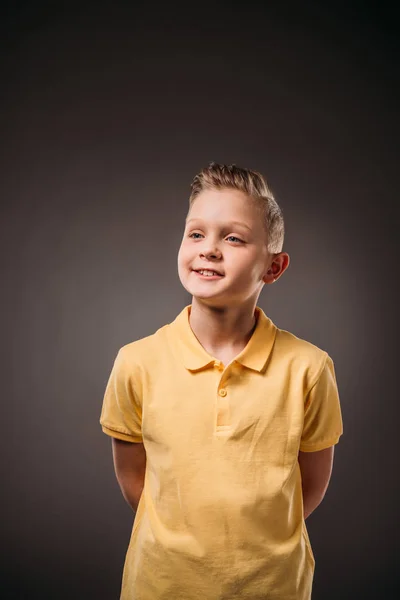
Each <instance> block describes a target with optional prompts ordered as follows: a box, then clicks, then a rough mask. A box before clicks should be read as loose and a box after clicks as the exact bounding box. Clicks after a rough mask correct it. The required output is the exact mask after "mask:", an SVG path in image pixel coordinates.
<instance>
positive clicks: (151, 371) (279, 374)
mask: <svg viewBox="0 0 400 600" xmlns="http://www.w3.org/2000/svg"><path fill="white" fill-rule="evenodd" d="M283 238H284V223H283V217H282V213H281V210H280V208H279V206H278V204H277V203H276V201H275V200H274V198H273V196H272V194H271V192H270V190H269V189H268V187H267V184H266V182H265V180H264V179H263V177H262V176H261V175H260V174H259V173H257V172H255V171H251V170H248V169H242V168H239V167H237V166H235V165H230V166H225V165H218V164H215V163H210V165H209V166H208V167H207V168H205V169H203V170H202V171H201V172H200V173H199V174H198V175H197V176H196V177H195V178H194V180H193V182H192V193H191V197H190V208H189V213H188V215H187V218H186V224H185V231H184V235H183V240H182V243H181V247H180V250H179V255H178V271H179V277H180V280H181V282H182V285H183V286H184V287H185V289H186V290H187V291H188V292H189V293H190V294H191V296H192V303H191V304H190V305H189V306H186V307H185V308H184V309H183V310H182V312H181V313H180V314H179V315H178V316H177V317H176V319H175V320H174V321H173V322H172V323H170V324H168V325H165V326H164V327H161V328H160V329H158V331H156V332H155V333H154V334H153V335H150V336H148V337H145V338H143V339H140V340H137V341H134V342H131V343H129V344H127V345H125V346H123V347H122V348H121V349H120V350H119V352H118V355H117V357H116V359H115V362H114V366H113V369H112V371H111V375H110V378H109V381H108V385H107V388H106V392H105V396H104V401H103V408H102V412H101V418H100V423H101V426H102V430H103V431H104V433H106V434H107V435H109V436H111V437H112V449H113V457H114V466H115V472H116V477H117V480H118V482H119V485H120V487H121V491H122V494H123V496H124V498H125V499H126V500H127V502H128V503H129V504H130V505H131V506H132V508H133V510H134V511H136V515H135V520H134V524H133V529H132V534H131V539H130V543H129V547H128V551H127V554H126V559H125V566H124V572H123V578H122V590H121V596H120V600H233V599H238V600H239V599H240V600H309V599H310V598H311V589H312V581H313V575H314V567H315V560H314V556H313V552H312V549H311V545H310V540H309V537H308V533H307V529H306V525H305V519H306V518H307V516H308V515H309V514H310V513H311V512H312V511H313V510H314V509H315V508H316V507H317V506H318V504H320V502H321V501H322V499H323V497H324V494H325V492H326V489H327V486H328V483H329V479H330V476H331V471H332V464H333V447H334V445H335V444H337V442H338V440H339V437H340V436H341V434H342V433H343V425H342V416H341V409H340V402H339V396H338V391H337V386H336V380H335V373H334V366H333V362H332V360H331V358H330V357H329V355H328V354H327V353H326V352H325V351H323V350H321V349H319V348H317V347H316V346H314V345H313V344H311V343H309V342H307V341H304V340H302V339H299V338H298V337H296V336H294V335H293V334H291V333H289V332H287V331H285V330H282V329H279V328H278V327H276V326H275V325H274V323H273V322H272V320H271V319H270V318H269V317H267V316H266V314H265V313H264V312H263V311H262V310H261V308H259V307H258V306H257V301H258V297H259V295H260V292H261V290H262V288H263V287H264V285H265V284H272V283H274V282H275V281H276V280H277V279H279V277H280V276H281V275H282V274H283V273H284V271H285V270H286V269H287V267H288V265H289V256H288V254H287V253H285V252H282V246H283Z"/></svg>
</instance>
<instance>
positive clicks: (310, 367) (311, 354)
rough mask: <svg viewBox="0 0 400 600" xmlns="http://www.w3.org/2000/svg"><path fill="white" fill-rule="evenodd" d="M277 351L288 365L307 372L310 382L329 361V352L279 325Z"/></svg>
mask: <svg viewBox="0 0 400 600" xmlns="http://www.w3.org/2000/svg"><path fill="white" fill-rule="evenodd" d="M275 352H277V354H278V355H279V356H280V357H281V358H284V360H285V362H286V364H287V365H288V367H290V368H292V369H293V370H301V371H304V372H306V373H307V375H308V379H309V381H310V382H312V380H315V381H316V380H317V379H318V377H319V375H320V374H321V372H322V370H323V369H324V366H325V364H326V362H327V361H331V358H330V357H329V355H328V353H327V352H326V351H325V350H323V349H322V348H319V347H318V346H316V345H315V344H312V343H311V342H309V341H307V340H305V339H303V338H300V337H298V336H296V335H295V334H293V333H291V332H290V331H286V330H285V329H280V328H278V327H277V330H276V338H275Z"/></svg>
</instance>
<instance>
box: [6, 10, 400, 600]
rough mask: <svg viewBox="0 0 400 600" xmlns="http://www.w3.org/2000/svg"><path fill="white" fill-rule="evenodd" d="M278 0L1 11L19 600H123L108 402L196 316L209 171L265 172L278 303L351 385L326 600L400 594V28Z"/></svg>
mask: <svg viewBox="0 0 400 600" xmlns="http://www.w3.org/2000/svg"><path fill="white" fill-rule="evenodd" d="M265 4H266V6H264V3H259V4H257V3H243V4H232V3H230V4H227V5H222V4H220V5H218V6H217V7H216V6H214V5H213V4H212V3H203V4H201V3H197V4H193V5H191V6H189V7H186V8H184V9H180V10H179V9H178V7H176V6H173V5H168V4H167V3H166V4H164V6H161V7H160V6H157V5H154V4H152V3H138V4H137V5H135V6H134V7H133V6H131V5H130V3H128V2H127V3H121V2H119V3H118V2H117V3H113V4H111V3H110V4H107V3H100V4H99V3H95V2H83V3H81V4H80V5H78V4H77V3H76V4H74V3H72V4H71V3H70V4H69V5H68V8H67V7H66V6H64V5H63V4H62V3H60V4H59V6H58V7H55V6H54V3H48V4H45V3H43V2H42V3H40V2H39V3H35V4H31V3H27V2H13V3H6V4H5V5H3V8H2V9H1V10H2V19H1V26H0V27H1V30H0V33H1V42H0V43H1V82H2V85H1V89H2V92H1V106H0V109H1V114H0V118H1V152H2V166H3V168H2V176H1V244H2V246H1V263H2V267H3V269H2V307H3V308H2V317H3V326H2V342H3V344H2V367H3V371H2V372H3V375H2V400H3V404H2V406H3V409H2V425H3V427H2V428H3V432H2V433H3V435H2V441H3V443H4V450H3V453H2V457H3V478H2V481H3V486H2V516H3V518H4V524H3V543H2V545H1V549H2V558H1V565H2V571H3V572H2V580H1V589H2V597H4V598H7V599H10V600H11V599H15V598H18V599H19V598H23V599H25V598H27V599H28V598H29V599H33V598H43V599H52V600H53V599H57V600H67V599H68V600H69V599H76V598H79V599H81V598H82V599H85V600H86V599H88V598H96V600H115V599H117V598H118V597H119V586H120V578H121V574H122V567H123V561H124V557H125V552H126V548H127V545H128V542H129V537H130V532H131V526H132V521H133V513H132V512H131V510H130V508H129V507H128V506H127V505H126V504H125V501H124V500H123V498H122V495H121V493H120V491H119V488H118V485H117V482H116V480H115V477H114V473H113V466H112V457H111V445H110V439H109V438H107V437H106V436H105V435H104V434H103V433H102V432H101V429H100V425H99V423H98V420H99V416H100V410H101V404H102V398H103V393H104V389H105V385H106V382H107V379H108V376H109V372H110V370H111V367H112V363H113V360H114V358H115V356H116V353H117V351H118V349H119V348H120V347H121V346H122V345H124V344H126V343H128V342H130V341H133V340H134V339H138V338H140V337H143V336H145V335H149V334H151V333H153V332H154V331H155V330H156V329H157V328H158V327H161V326H162V325H164V324H165V323H167V322H170V321H172V320H173V319H174V318H175V316H176V315H177V314H178V312H179V311H180V310H181V309H182V308H183V306H185V305H186V304H188V303H189V301H190V298H189V297H188V295H187V294H186V292H185V290H184V289H183V288H182V287H181V285H180V282H179V279H178V276H177V270H176V255H177V251H178V247H179V243H180V239H181V235H182V227H183V221H184V217H185V214H186V209H187V199H188V196H189V192H190V190H189V184H190V181H191V179H192V178H193V176H194V175H195V173H196V172H197V171H198V170H199V169H200V168H201V167H203V166H204V165H205V164H207V163H208V162H209V161H210V160H216V161H219V162H227V163H229V162H236V163H237V164H238V165H241V166H247V167H250V168H254V169H258V170H260V171H261V172H262V173H264V174H265V175H266V176H267V178H268V180H269V183H270V185H271V187H272V189H273V190H274V191H275V194H276V196H277V199H278V201H279V202H280V203H281V206H282V208H283V210H284V214H285V218H286V229H287V235H286V243H285V248H284V249H285V250H286V251H287V252H289V254H290V256H291V265H290V267H289V269H288V271H287V272H286V273H285V275H284V276H283V278H282V279H281V280H280V281H279V283H278V284H277V285H276V286H267V287H266V288H265V289H264V291H263V293H262V295H261V298H260V302H259V304H260V306H261V307H262V308H263V309H264V310H265V312H266V313H267V314H268V315H269V316H270V317H271V318H272V319H273V320H274V322H275V323H276V324H277V325H278V326H279V327H281V328H283V329H287V330H289V331H292V332H293V333H295V334H296V335H298V336H300V337H304V338H305V339H308V340H309V341H311V342H313V343H315V344H316V345H318V346H320V347H321V348H323V349H325V350H326V351H327V352H328V353H329V354H330V355H331V356H332V358H333V360H334V362H335V366H336V374H337V380H338V385H339V389H340V393H341V402H342V412H343V420H344V436H343V437H342V438H341V441H340V443H339V445H338V446H337V447H336V453H335V464H334V471H333V476H332V481H331V485H330V487H329V490H328V492H327V495H326V497H325V499H324V501H323V503H322V504H321V506H320V507H319V508H318V509H317V510H316V511H315V513H313V514H312V515H311V517H310V518H309V519H308V520H307V526H308V530H309V533H310V538H311V542H312V546H313V550H314V554H315V557H316V563H317V565H316V573H315V580H314V593H313V600H331V599H332V600H333V599H335V600H336V599H337V598H338V597H341V598H343V600H345V599H349V600H354V599H358V598H360V599H361V598H362V599H365V598H369V597H371V598H385V600H390V599H392V598H397V597H398V594H399V575H398V570H397V569H398V558H397V556H398V552H399V544H398V539H399V531H398V496H396V493H395V492H396V491H397V488H398V485H397V477H398V475H397V471H398V467H399V464H398V462H399V461H398V453H399V451H398V441H397V431H398V426H397V415H398V410H397V404H398V401H399V400H398V385H397V371H398V368H397V361H396V358H397V355H396V354H398V343H397V342H396V338H395V333H396V329H397V316H396V314H395V312H394V309H395V307H397V302H396V297H395V281H396V279H397V277H398V272H397V271H398V269H397V267H396V262H395V260H396V256H395V237H396V235H397V231H398V221H397V215H396V209H397V203H398V176H397V175H398V158H399V154H398V138H399V129H400V128H399V120H398V106H399V69H398V67H399V60H398V59H399V44H398V21H397V15H396V14H395V13H394V11H393V9H392V10H391V11H389V9H388V7H387V6H386V5H385V3H379V4H378V3H376V4H372V3H362V2H355V3H354V2H353V3H352V5H351V8H349V7H346V4H345V3H339V4H338V3H336V4H335V5H333V3H332V4H331V3H325V4H324V3H318V2H305V3H304V2H303V3H298V5H297V7H295V6H290V5H288V4H285V5H284V6H283V7H280V8H279V7H278V6H275V5H274V4H272V3H270V4H268V3H265ZM320 4H324V6H320ZM3 591H4V596H3Z"/></svg>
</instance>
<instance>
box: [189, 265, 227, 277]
mask: <svg viewBox="0 0 400 600" xmlns="http://www.w3.org/2000/svg"><path fill="white" fill-rule="evenodd" d="M192 270H193V271H196V273H199V272H200V271H211V272H212V273H216V274H217V275H220V276H221V277H222V275H223V273H221V272H220V271H217V270H216V269H208V268H207V267H202V268H201V269H192Z"/></svg>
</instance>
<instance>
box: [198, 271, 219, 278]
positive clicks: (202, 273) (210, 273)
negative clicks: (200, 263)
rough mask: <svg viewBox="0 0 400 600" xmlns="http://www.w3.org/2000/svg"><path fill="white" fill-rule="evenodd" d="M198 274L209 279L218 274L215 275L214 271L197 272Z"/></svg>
mask: <svg viewBox="0 0 400 600" xmlns="http://www.w3.org/2000/svg"><path fill="white" fill-rule="evenodd" d="M198 273H200V274H201V275H207V276H209V277H211V276H212V275H218V273H216V272H215V271H198Z"/></svg>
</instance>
